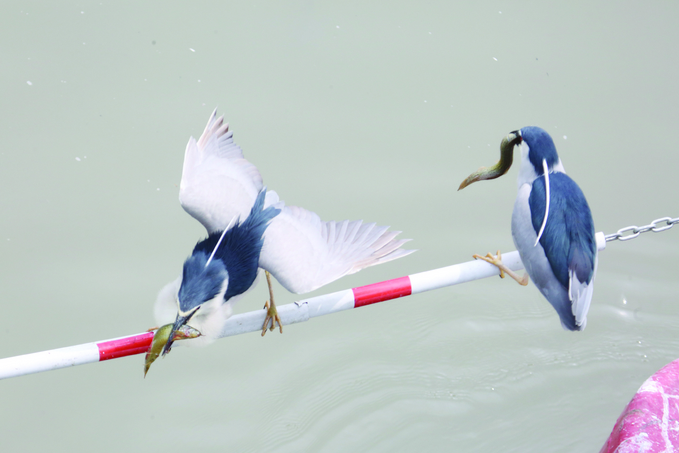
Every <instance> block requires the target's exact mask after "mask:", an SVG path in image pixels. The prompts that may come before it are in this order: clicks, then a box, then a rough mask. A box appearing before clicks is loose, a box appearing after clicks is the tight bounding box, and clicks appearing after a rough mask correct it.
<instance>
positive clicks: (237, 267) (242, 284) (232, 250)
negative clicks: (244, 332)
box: [193, 190, 280, 301]
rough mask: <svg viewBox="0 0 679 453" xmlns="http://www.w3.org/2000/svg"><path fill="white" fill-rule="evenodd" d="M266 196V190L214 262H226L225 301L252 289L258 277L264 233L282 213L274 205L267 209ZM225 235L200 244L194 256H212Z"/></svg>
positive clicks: (228, 236)
mask: <svg viewBox="0 0 679 453" xmlns="http://www.w3.org/2000/svg"><path fill="white" fill-rule="evenodd" d="M265 196H266V190H262V191H261V192H260V193H259V195H258V196H257V199H256V200H255V203H254V205H253V207H252V209H251V211H250V215H248V217H247V218H246V219H245V220H244V221H243V222H240V223H237V224H236V225H235V226H234V227H233V228H231V229H230V230H229V231H227V232H226V233H225V234H224V238H223V239H222V242H221V243H220V244H219V248H218V249H217V251H216V252H215V255H214V258H213V260H214V261H220V262H221V263H223V265H224V267H225V268H226V272H227V273H228V276H229V283H228V286H227V288H226V293H225V294H224V300H225V301H227V300H229V299H230V298H231V297H233V296H237V295H239V294H242V293H244V292H245V291H247V290H248V289H250V287H251V286H252V284H253V283H254V281H255V278H256V277H257V271H258V269H259V255H260V253H261V251H262V245H263V244H264V239H263V236H264V232H265V231H266V228H267V226H268V225H269V222H270V221H271V220H272V219H273V218H274V217H276V216H277V215H278V214H279V213H280V209H278V208H275V207H273V206H270V207H268V208H266V209H264V200H265ZM221 236H222V231H216V232H214V233H212V234H211V235H210V236H208V237H207V239H205V240H203V241H201V242H199V243H198V244H196V247H195V248H194V250H193V253H194V254H196V253H212V251H213V250H214V248H215V247H216V246H217V244H218V243H219V239H220V238H221Z"/></svg>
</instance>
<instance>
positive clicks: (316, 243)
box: [259, 192, 414, 294]
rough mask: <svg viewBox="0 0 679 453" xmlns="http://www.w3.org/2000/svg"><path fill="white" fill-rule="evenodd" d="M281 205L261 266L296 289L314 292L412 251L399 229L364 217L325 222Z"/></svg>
mask: <svg viewBox="0 0 679 453" xmlns="http://www.w3.org/2000/svg"><path fill="white" fill-rule="evenodd" d="M269 194H271V192H269ZM269 194H267V196H268V195H269ZM272 201H273V200H272ZM279 206H280V207H282V211H281V213H280V214H279V215H278V216H276V217H275V218H274V219H273V220H272V221H271V224H270V225H269V227H268V228H267V230H266V232H265V233H264V246H263V247H262V253H261V256H260V259H259V265H260V267H261V268H263V269H266V270H268V271H269V272H271V274H272V275H273V276H274V277H276V280H278V281H279V282H280V283H281V285H283V286H284V287H285V288H286V289H287V290H288V291H291V292H293V293H298V294H299V293H307V292H309V291H313V290H314V289H316V288H319V287H321V286H323V285H325V284H327V283H330V282H332V281H334V280H337V279H338V278H340V277H342V276H344V275H348V274H353V273H354V272H358V271H360V270H361V269H363V268H366V267H369V266H373V265H375V264H381V263H386V262H387V261H391V260H394V259H397V258H401V257H403V256H406V255H408V254H410V253H412V252H414V250H403V249H401V246H402V245H403V244H405V243H406V242H407V241H408V240H409V239H400V240H396V239H395V237H396V236H397V235H398V234H399V233H400V231H388V229H389V227H383V226H376V225H375V224H374V223H370V224H364V223H363V222H362V221H360V220H358V221H353V222H352V221H348V220H345V221H343V222H323V221H322V220H321V219H320V218H319V217H318V215H316V214H315V213H313V212H311V211H307V210H306V209H303V208H299V207H297V206H283V203H282V202H279Z"/></svg>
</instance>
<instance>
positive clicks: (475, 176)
mask: <svg viewBox="0 0 679 453" xmlns="http://www.w3.org/2000/svg"><path fill="white" fill-rule="evenodd" d="M519 143H521V136H520V135H519V132H518V131H514V132H510V133H509V134H507V136H506V137H505V138H503V139H502V143H501V144H500V161H499V162H498V163H497V164H495V165H493V166H492V167H481V168H479V169H478V170H476V171H475V172H474V173H472V174H471V175H469V176H467V179H465V180H464V181H462V184H460V187H459V188H458V189H457V190H462V189H464V188H465V187H467V186H468V185H469V184H471V183H473V182H476V181H482V180H484V179H495V178H499V177H500V176H502V175H504V174H505V173H507V171H509V167H511V166H512V160H513V159H514V146H515V145H518V144H519Z"/></svg>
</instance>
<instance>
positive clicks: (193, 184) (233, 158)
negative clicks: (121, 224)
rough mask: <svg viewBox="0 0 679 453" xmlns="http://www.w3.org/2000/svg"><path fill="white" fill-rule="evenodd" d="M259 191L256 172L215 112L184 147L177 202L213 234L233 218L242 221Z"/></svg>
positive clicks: (260, 181) (259, 180) (258, 175)
mask: <svg viewBox="0 0 679 453" xmlns="http://www.w3.org/2000/svg"><path fill="white" fill-rule="evenodd" d="M261 189H262V177H261V175H260V174H259V171H258V170H257V168H256V167H255V166H254V165H253V164H251V163H250V162H248V161H247V160H245V159H244V158H243V152H242V151H241V149H240V147H239V146H238V145H236V144H235V143H234V141H233V132H232V131H229V125H228V124H225V123H224V118H223V117H219V118H217V110H215V111H214V112H212V115H211V116H210V120H209V121H208V123H207V126H206V127H205V131H204V132H203V134H202V135H201V136H200V138H199V139H198V141H196V140H195V139H194V138H193V137H191V138H190V139H189V143H188V144H187V145H186V153H185V154H184V168H183V171H182V180H181V184H180V186H179V202H180V203H181V205H182V207H183V208H184V210H185V211H186V212H188V213H189V214H190V215H191V216H192V217H194V218H195V219H196V220H198V221H199V222H200V223H202V224H203V226H204V227H205V228H206V229H207V231H208V233H214V232H215V231H219V230H223V229H224V228H226V226H227V225H228V224H229V222H230V221H231V220H232V219H233V218H234V217H235V216H239V217H240V219H241V220H242V219H245V218H246V217H247V216H248V214H249V212H250V209H251V208H252V205H253V204H254V202H255V199H256V198H257V194H258V193H259V191H260V190H261Z"/></svg>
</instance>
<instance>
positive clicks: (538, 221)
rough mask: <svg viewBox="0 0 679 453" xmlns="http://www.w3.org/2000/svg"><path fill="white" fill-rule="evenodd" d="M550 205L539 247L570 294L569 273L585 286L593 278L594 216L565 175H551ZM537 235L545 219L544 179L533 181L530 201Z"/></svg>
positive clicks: (577, 189)
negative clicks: (571, 272) (572, 272)
mask: <svg viewBox="0 0 679 453" xmlns="http://www.w3.org/2000/svg"><path fill="white" fill-rule="evenodd" d="M549 185H550V195H551V196H550V206H549V214H548V220H547V225H546V226H545V231H544V232H543V234H542V237H541V238H540V245H541V246H542V248H543V249H544V251H545V255H546V256H547V260H548V261H549V264H550V266H551V268H552V271H553V272H554V275H555V277H556V278H557V280H558V281H559V282H560V283H561V284H562V285H563V287H564V289H565V290H566V291H567V290H568V288H569V270H572V271H574V274H575V276H577V278H578V280H579V281H580V282H582V283H589V282H591V280H592V277H593V275H594V266H595V258H596V240H595V237H594V235H595V232H594V222H593V220H592V213H591V211H590V209H589V205H588V204H587V200H586V199H585V196H584V194H583V193H582V190H580V187H578V185H577V184H576V183H575V182H574V181H573V180H572V179H571V178H570V177H569V176H568V175H566V174H565V173H552V174H550V175H549ZM528 203H529V206H530V212H531V221H532V224H533V228H534V229H535V232H536V234H537V233H538V231H539V230H540V228H541V226H542V222H543V219H544V216H545V203H546V194H545V179H544V178H538V179H536V180H535V181H534V182H533V187H532V189H531V193H530V197H529V199H528Z"/></svg>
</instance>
